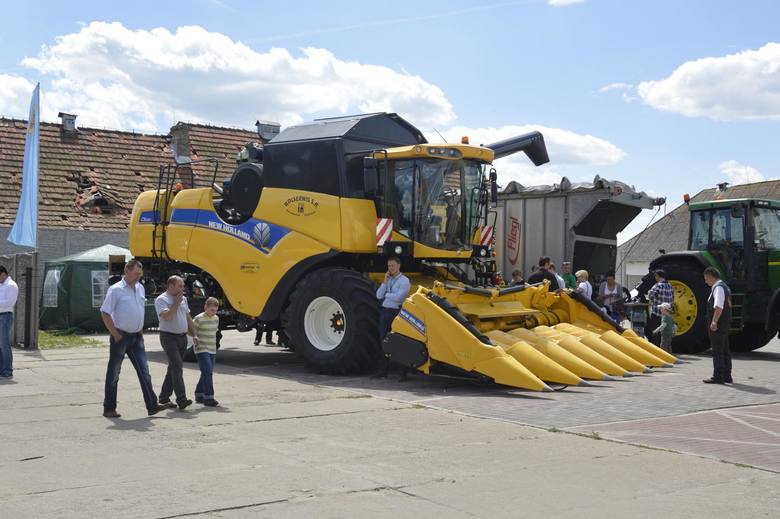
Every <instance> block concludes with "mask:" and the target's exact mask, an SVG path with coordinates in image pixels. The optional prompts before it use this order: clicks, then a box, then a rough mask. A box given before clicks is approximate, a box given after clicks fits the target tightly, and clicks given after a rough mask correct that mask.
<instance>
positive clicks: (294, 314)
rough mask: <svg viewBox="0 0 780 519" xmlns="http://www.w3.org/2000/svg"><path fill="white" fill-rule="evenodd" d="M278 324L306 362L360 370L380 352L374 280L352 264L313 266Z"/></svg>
mask: <svg viewBox="0 0 780 519" xmlns="http://www.w3.org/2000/svg"><path fill="white" fill-rule="evenodd" d="M282 327H283V329H284V332H285V333H286V334H287V336H288V337H289V338H290V342H291V344H292V345H293V347H294V348H295V351H296V352H297V353H298V354H299V355H300V356H301V357H303V359H304V360H305V361H306V363H307V364H308V365H310V366H312V367H314V368H317V369H319V370H320V371H322V372H325V373H339V374H343V373H356V372H363V371H366V370H368V369H369V368H371V367H373V366H374V365H375V364H376V361H377V359H378V357H379V351H380V350H379V340H378V336H379V330H378V327H379V303H378V302H377V299H376V295H375V291H374V285H373V283H372V282H371V281H370V280H369V279H366V278H364V277H363V276H361V275H360V274H358V273H357V272H354V271H352V270H347V269H343V268H326V269H322V270H316V271H314V272H312V273H310V274H308V275H307V276H306V277H304V278H303V279H302V280H301V281H299V282H298V284H297V285H296V287H295V290H293V293H292V294H291V295H290V303H289V305H287V308H286V309H285V310H284V312H283V314H282Z"/></svg>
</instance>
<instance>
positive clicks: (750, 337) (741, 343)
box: [729, 324, 774, 352]
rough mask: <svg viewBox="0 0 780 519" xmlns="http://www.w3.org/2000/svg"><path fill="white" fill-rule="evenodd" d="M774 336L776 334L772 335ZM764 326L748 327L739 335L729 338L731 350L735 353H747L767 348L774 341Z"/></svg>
mask: <svg viewBox="0 0 780 519" xmlns="http://www.w3.org/2000/svg"><path fill="white" fill-rule="evenodd" d="M772 335H774V334H772ZM772 335H769V334H768V333H767V332H766V330H765V329H764V325H762V324H752V325H747V326H745V328H744V329H743V330H742V331H741V332H739V333H738V334H735V335H731V336H729V348H730V349H731V351H734V352H747V351H753V350H757V349H759V348H761V347H763V346H766V345H767V343H768V342H769V341H771V340H772Z"/></svg>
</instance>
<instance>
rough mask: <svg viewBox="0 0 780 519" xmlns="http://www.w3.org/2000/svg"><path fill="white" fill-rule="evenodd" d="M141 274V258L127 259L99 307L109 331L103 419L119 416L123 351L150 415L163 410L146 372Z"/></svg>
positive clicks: (147, 369)
mask: <svg viewBox="0 0 780 519" xmlns="http://www.w3.org/2000/svg"><path fill="white" fill-rule="evenodd" d="M143 273H144V270H143V265H142V264H141V262H140V261H138V260H130V261H128V262H127V264H126V265H125V275H124V276H123V277H122V279H121V280H120V281H119V282H117V283H114V284H113V285H111V286H110V287H109V288H108V292H106V298H105V299H104V300H103V305H102V306H101V307H100V316H101V317H102V318H103V324H105V325H106V328H108V331H109V332H110V333H111V339H110V341H109V349H110V353H109V356H108V368H107V369H106V389H105V393H106V394H105V398H104V400H103V416H105V417H106V418H119V417H120V416H121V415H120V414H119V413H117V412H116V392H117V386H118V385H119V371H120V370H121V369H122V361H123V360H124V359H125V354H127V358H129V359H130V362H131V363H132V364H133V367H134V368H135V372H136V373H137V374H138V381H139V382H140V384H141V392H142V393H143V395H144V402H145V403H146V410H147V411H148V413H149V416H152V415H153V414H157V413H158V412H160V411H162V410H163V409H165V407H164V406H161V405H159V404H157V396H156V395H155V394H154V388H153V387H152V376H151V375H150V374H149V364H148V363H147V361H146V349H144V336H143V328H144V308H145V305H146V292H145V291H144V287H143V285H141V283H140V279H141V275H143Z"/></svg>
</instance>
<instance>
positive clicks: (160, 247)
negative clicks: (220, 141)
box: [151, 158, 219, 267]
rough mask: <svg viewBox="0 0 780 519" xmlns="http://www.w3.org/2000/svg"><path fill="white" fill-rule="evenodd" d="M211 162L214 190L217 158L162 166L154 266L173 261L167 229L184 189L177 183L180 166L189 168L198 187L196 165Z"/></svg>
mask: <svg viewBox="0 0 780 519" xmlns="http://www.w3.org/2000/svg"><path fill="white" fill-rule="evenodd" d="M205 162H210V163H214V173H213V174H212V176H211V183H210V186H211V187H212V188H214V186H215V182H216V179H217V173H218V171H219V160H217V159H216V158H205V159H200V160H193V161H190V162H187V163H184V164H168V165H164V166H160V174H159V177H158V179H157V192H156V194H155V197H154V207H153V209H152V214H153V221H152V223H153V227H152V250H151V252H152V260H153V262H154V265H153V267H154V266H158V265H161V264H162V263H163V262H165V261H171V258H170V256H168V250H167V248H166V229H167V227H168V225H169V224H170V223H171V221H170V217H171V214H172V211H171V204H172V203H173V199H174V197H175V196H176V193H178V192H179V191H180V190H181V189H183V187H182V186H181V184H180V183H179V182H177V174H178V172H179V167H180V166H187V167H189V168H190V171H191V178H192V186H191V187H193V188H194V187H198V186H196V185H195V183H196V179H197V177H196V175H195V172H194V171H193V170H192V166H193V165H194V164H200V163H205Z"/></svg>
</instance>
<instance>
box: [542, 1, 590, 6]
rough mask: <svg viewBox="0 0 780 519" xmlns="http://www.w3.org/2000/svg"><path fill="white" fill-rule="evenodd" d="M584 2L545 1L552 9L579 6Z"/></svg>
mask: <svg viewBox="0 0 780 519" xmlns="http://www.w3.org/2000/svg"><path fill="white" fill-rule="evenodd" d="M584 1H585V0H547V4H548V5H552V6H553V7H564V6H567V5H574V4H581V3H583V2H584Z"/></svg>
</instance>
